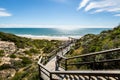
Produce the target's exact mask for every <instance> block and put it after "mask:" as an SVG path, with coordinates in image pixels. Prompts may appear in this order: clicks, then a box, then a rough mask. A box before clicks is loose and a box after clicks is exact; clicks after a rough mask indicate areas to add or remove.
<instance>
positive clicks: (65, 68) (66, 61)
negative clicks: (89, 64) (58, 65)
mask: <svg viewBox="0 0 120 80" xmlns="http://www.w3.org/2000/svg"><path fill="white" fill-rule="evenodd" d="M65 70H67V59H65Z"/></svg>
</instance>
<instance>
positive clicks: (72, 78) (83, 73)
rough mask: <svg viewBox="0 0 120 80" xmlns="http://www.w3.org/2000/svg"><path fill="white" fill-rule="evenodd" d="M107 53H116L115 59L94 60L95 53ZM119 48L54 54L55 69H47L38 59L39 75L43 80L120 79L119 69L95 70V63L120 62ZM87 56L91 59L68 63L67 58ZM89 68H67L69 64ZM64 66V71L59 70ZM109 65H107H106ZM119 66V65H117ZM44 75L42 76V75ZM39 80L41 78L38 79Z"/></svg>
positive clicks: (83, 57)
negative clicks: (88, 68)
mask: <svg viewBox="0 0 120 80" xmlns="http://www.w3.org/2000/svg"><path fill="white" fill-rule="evenodd" d="M107 54H113V55H114V54H117V56H116V58H115V59H111V58H106V60H101V59H100V60H95V59H96V58H95V57H96V56H97V55H106V56H107ZM119 54H120V48H116V49H111V50H105V51H100V52H95V53H89V54H84V55H80V56H75V57H69V58H66V57H64V56H63V55H61V54H60V55H59V54H57V55H56V71H49V70H48V69H47V68H46V67H45V66H44V65H42V64H41V62H40V60H39V61H38V66H39V77H40V78H41V77H42V78H43V80H64V79H65V80H120V70H96V69H95V65H94V64H96V63H106V62H107V63H110V62H116V65H117V63H118V62H120V55H119ZM87 57H92V58H93V59H92V61H87V60H85V61H80V62H79V63H68V62H69V60H74V59H79V58H80V59H81V58H82V59H83V60H84V59H85V58H87ZM91 64H92V66H93V67H92V69H91V70H79V71H78V70H77V71H75V70H68V68H69V66H73V65H75V66H76V65H79V66H81V65H91ZM61 65H62V67H63V68H64V71H59V68H60V66H61ZM108 67H109V66H108ZM118 67H120V66H118ZM43 75H44V76H43ZM40 80H41V79H40Z"/></svg>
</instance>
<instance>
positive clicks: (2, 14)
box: [0, 8, 12, 17]
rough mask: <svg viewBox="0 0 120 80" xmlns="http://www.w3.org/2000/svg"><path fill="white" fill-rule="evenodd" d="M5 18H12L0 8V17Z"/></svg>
mask: <svg viewBox="0 0 120 80" xmlns="http://www.w3.org/2000/svg"><path fill="white" fill-rule="evenodd" d="M7 16H12V14H10V13H8V12H7V11H6V9H4V8H0V17H7Z"/></svg>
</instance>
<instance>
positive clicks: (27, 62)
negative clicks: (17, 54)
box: [21, 57, 32, 66]
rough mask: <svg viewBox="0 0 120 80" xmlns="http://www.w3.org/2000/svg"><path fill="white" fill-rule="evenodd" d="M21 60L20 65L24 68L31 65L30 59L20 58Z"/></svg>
mask: <svg viewBox="0 0 120 80" xmlns="http://www.w3.org/2000/svg"><path fill="white" fill-rule="evenodd" d="M21 59H22V64H23V65H24V66H26V65H28V64H32V60H31V59H30V58H28V57H21Z"/></svg>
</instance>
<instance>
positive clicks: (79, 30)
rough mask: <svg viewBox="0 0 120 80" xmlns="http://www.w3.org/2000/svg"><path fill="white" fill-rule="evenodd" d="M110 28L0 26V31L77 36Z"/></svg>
mask: <svg viewBox="0 0 120 80" xmlns="http://www.w3.org/2000/svg"><path fill="white" fill-rule="evenodd" d="M109 29H111V28H77V29H60V28H0V32H5V33H12V34H15V35H18V36H23V37H41V36H42V37H44V36H49V37H76V38H79V37H81V36H83V35H85V34H99V33H100V32H101V31H103V30H109Z"/></svg>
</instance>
